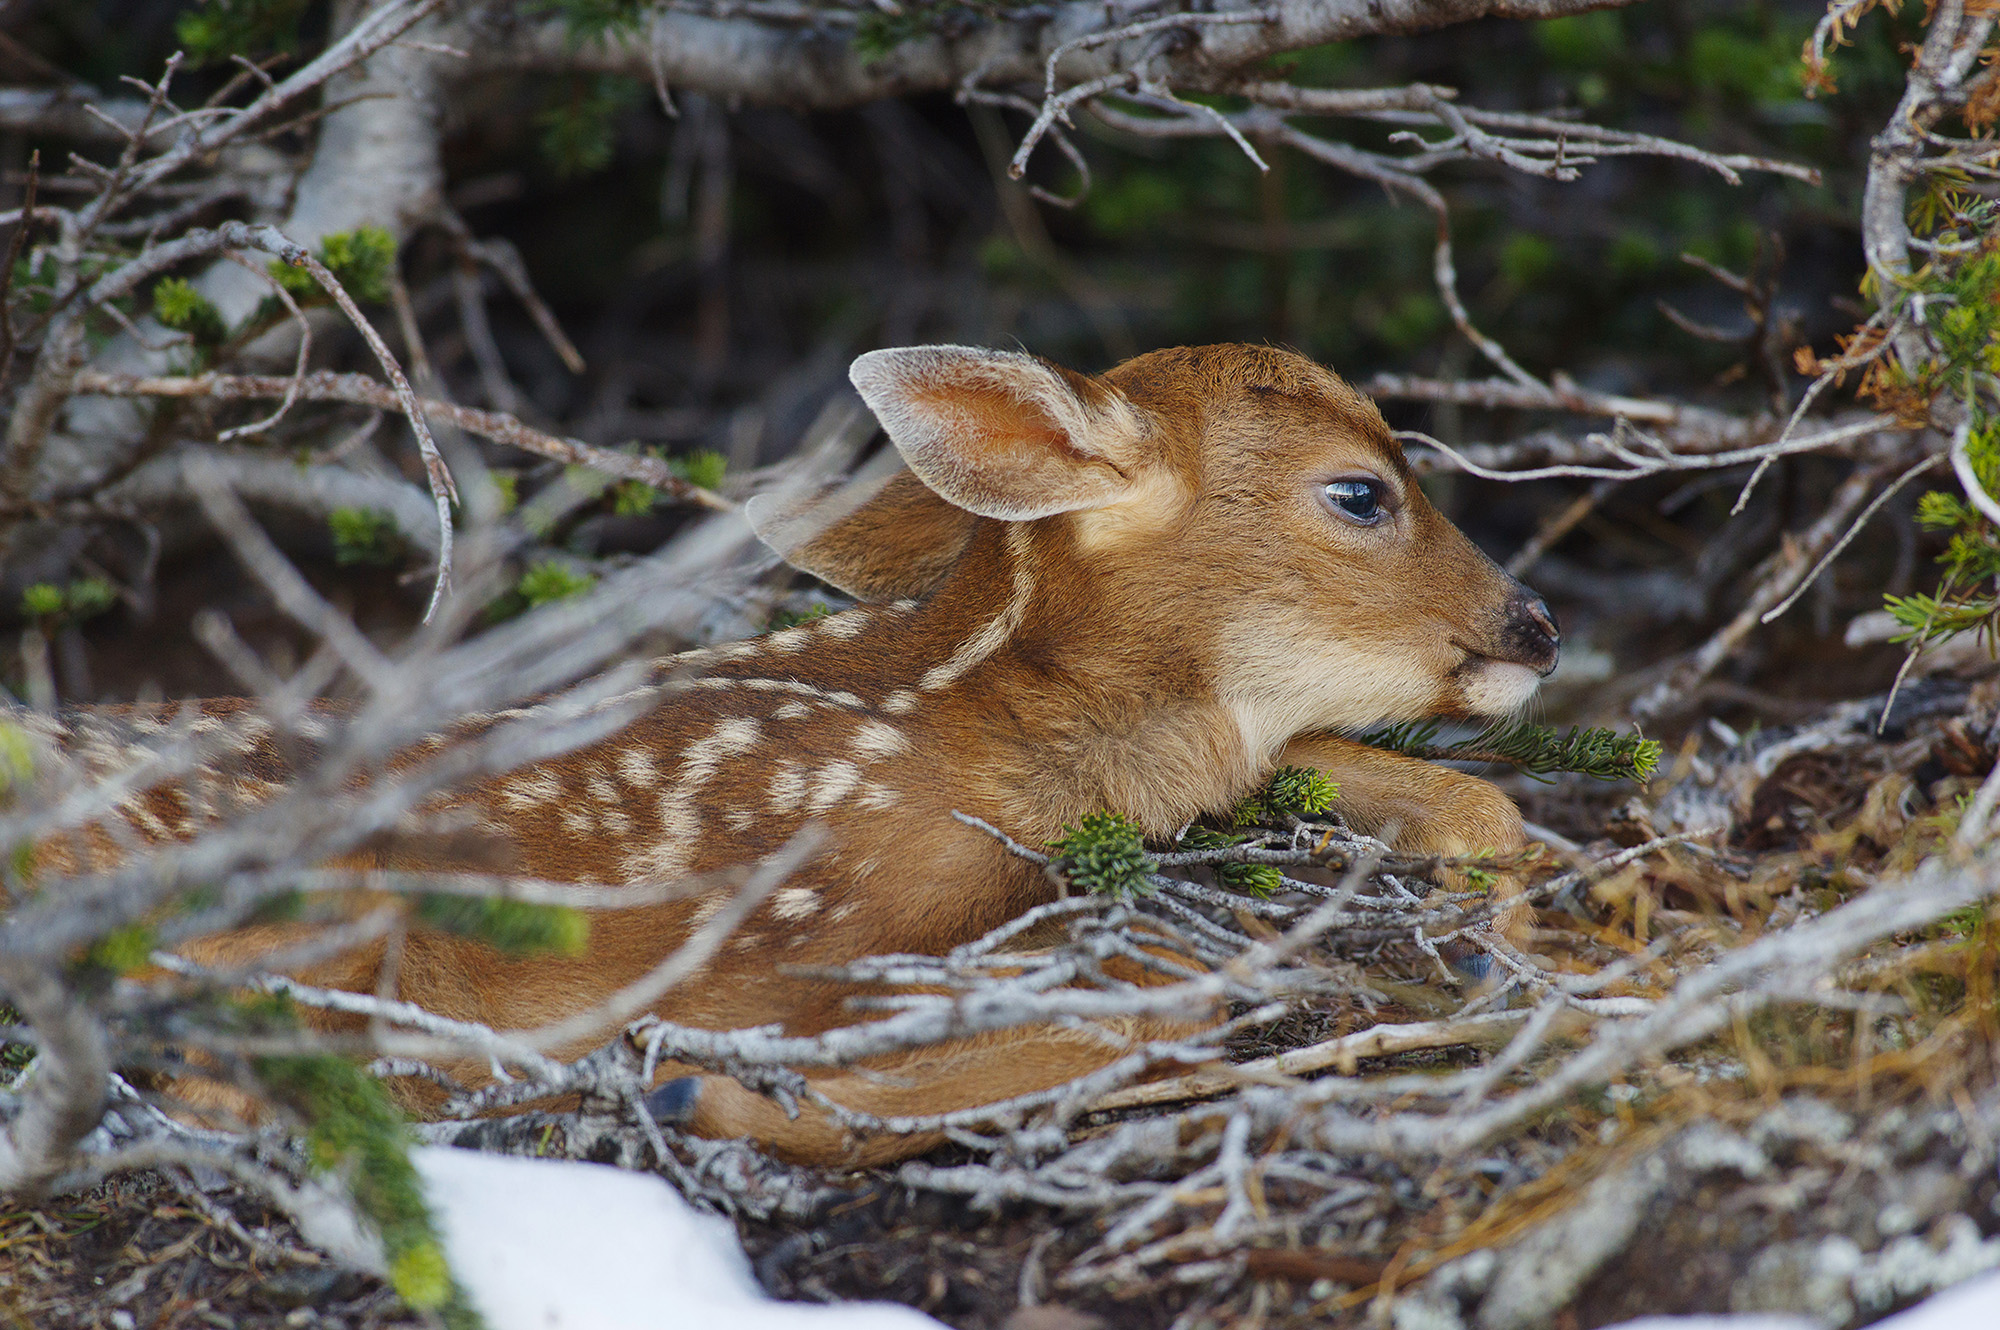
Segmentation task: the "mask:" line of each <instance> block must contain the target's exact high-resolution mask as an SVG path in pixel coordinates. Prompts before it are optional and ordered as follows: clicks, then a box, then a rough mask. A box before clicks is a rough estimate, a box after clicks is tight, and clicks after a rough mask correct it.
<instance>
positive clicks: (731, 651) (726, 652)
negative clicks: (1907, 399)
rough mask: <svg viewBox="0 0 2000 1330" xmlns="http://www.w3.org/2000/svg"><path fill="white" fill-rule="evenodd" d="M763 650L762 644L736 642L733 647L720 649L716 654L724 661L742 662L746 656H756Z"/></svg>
mask: <svg viewBox="0 0 2000 1330" xmlns="http://www.w3.org/2000/svg"><path fill="white" fill-rule="evenodd" d="M763 649H764V644H763V643H762V642H755V641H752V642H738V643H737V644H736V645H735V646H730V647H723V648H721V650H720V651H719V652H718V653H717V654H718V655H720V656H721V657H722V658H723V659H724V660H742V659H744V658H745V657H746V656H754V655H756V654H757V653H758V652H760V651H762V650H763Z"/></svg>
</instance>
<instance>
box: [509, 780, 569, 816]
mask: <svg viewBox="0 0 2000 1330" xmlns="http://www.w3.org/2000/svg"><path fill="white" fill-rule="evenodd" d="M562 797H563V784H562V780H561V779H560V778H559V777H557V776H556V775H554V774H553V773H551V772H547V771H535V772H529V773H527V774H526V775H521V776H515V777H513V778H512V779H510V780H509V781H508V782H507V783H506V784H505V785H502V786H501V787H500V802H501V803H503V804H505V805H506V806H507V807H509V808H513V809H528V808H539V807H542V806H544V805H546V804H557V803H561V802H562Z"/></svg>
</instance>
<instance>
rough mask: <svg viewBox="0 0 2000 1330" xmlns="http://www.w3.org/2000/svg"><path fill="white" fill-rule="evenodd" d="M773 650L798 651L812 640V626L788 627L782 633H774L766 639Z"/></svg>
mask: <svg viewBox="0 0 2000 1330" xmlns="http://www.w3.org/2000/svg"><path fill="white" fill-rule="evenodd" d="M764 640H765V642H767V643H769V644H770V647H771V649H772V650H773V651H798V650H801V649H803V648H804V647H805V645H806V643H808V642H810V641H812V630H811V629H810V628H787V629H785V631H784V632H782V633H772V634H771V635H770V636H769V637H767V638H765V639H764Z"/></svg>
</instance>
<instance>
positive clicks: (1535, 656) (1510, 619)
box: [1506, 591, 1562, 674]
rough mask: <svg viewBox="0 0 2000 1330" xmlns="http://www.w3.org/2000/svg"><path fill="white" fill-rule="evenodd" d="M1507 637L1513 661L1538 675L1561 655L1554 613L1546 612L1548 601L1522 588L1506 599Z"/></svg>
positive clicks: (1559, 633) (1544, 671) (1551, 668)
mask: <svg viewBox="0 0 2000 1330" xmlns="http://www.w3.org/2000/svg"><path fill="white" fill-rule="evenodd" d="M1506 639H1507V645H1508V647H1509V648H1511V649H1512V650H1513V652H1514V659H1515V661H1517V662H1518V663H1520V664H1522V665H1526V666H1529V667H1530V668H1532V669H1534V670H1535V671H1536V672H1537V673H1540V674H1547V673H1549V672H1550V671H1551V670H1553V669H1555V667H1556V659H1557V657H1558V656H1560V655H1561V654H1562V650H1561V649H1562V629H1560V628H1558V627H1556V616H1555V615H1553V614H1551V613H1550V612H1549V606H1548V602H1547V601H1545V600H1543V599H1542V598H1541V597H1540V596H1537V595H1534V594H1533V593H1531V592H1527V591H1523V592H1521V593H1520V594H1518V595H1516V596H1515V597H1514V598H1513V599H1512V600H1510V601H1508V602H1507V632H1506Z"/></svg>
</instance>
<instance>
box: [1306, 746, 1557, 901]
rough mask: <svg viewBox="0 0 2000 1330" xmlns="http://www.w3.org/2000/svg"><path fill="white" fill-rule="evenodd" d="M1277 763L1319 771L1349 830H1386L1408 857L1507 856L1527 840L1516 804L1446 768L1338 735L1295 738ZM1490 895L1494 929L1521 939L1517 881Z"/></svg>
mask: <svg viewBox="0 0 2000 1330" xmlns="http://www.w3.org/2000/svg"><path fill="white" fill-rule="evenodd" d="M1278 762H1279V764H1280V765H1283V766H1294V767H1312V768H1314V769H1316V770H1318V771H1321V772H1324V773H1325V774H1326V777H1327V779H1328V780H1331V781H1333V782H1334V783H1335V784H1337V785H1338V786H1339V787H1340V795H1339V797H1338V798H1337V799H1336V800H1335V807H1336V808H1337V809H1338V810H1339V811H1340V814H1341V816H1343V817H1345V818H1346V819H1347V821H1348V823H1349V825H1351V826H1352V827H1354V829H1355V830H1357V831H1362V832H1366V833H1367V834H1369V835H1375V834H1377V833H1381V832H1390V833H1392V837H1393V838H1392V839H1391V840H1390V844H1391V846H1392V847H1393V848H1395V849H1397V850H1400V851H1403V852H1404V853H1407V854H1436V855H1442V856H1445V857H1447V858H1453V857H1457V856H1461V855H1475V854H1484V853H1495V854H1506V853H1509V852H1511V851H1514V850H1518V849H1520V848H1521V847H1522V845H1523V844H1525V843H1526V835H1525V833H1524V832H1523V831H1522V829H1521V810H1520V809H1518V808H1516V807H1515V806H1514V801H1513V800H1512V799H1509V798H1508V797H1507V796H1506V795H1505V794H1502V793H1501V792H1500V789H1499V787H1498V786H1495V785H1494V784H1493V783H1492V782H1490V781H1483V780H1481V779H1479V778H1478V777H1477V776H1468V775H1466V774H1465V773H1464V772H1462V771H1453V770H1452V769H1451V768H1450V767H1441V766H1438V765H1437V764H1436V763H1434V762H1425V761H1423V760H1422V759H1421V758H1415V757H1410V756H1408V755H1406V754H1403V753H1392V752H1389V751H1388V750H1386V749H1382V748H1375V747H1372V746H1370V745H1368V744H1364V743H1358V742H1356V741H1355V740H1353V739H1347V738H1343V737H1341V736H1340V735H1337V734H1309V735H1303V736H1301V737H1299V738H1297V739H1294V740H1292V742H1291V743H1289V744H1287V745H1286V746H1285V751H1284V753H1283V754H1282V755H1280V756H1279V758H1278ZM1453 876H1454V878H1458V879H1460V880H1462V875H1459V874H1454V875H1453ZM1493 892H1494V896H1495V898H1496V899H1498V900H1501V901H1502V902H1503V908H1502V910H1501V913H1500V915H1499V917H1498V918H1497V919H1496V920H1495V927H1497V928H1498V929H1499V931H1500V932H1501V933H1502V934H1503V935H1505V936H1508V937H1515V938H1517V937H1519V936H1520V934H1521V932H1522V931H1523V930H1524V929H1525V928H1526V927H1527V925H1528V921H1529V912H1528V910H1527V908H1526V906H1525V904H1523V903H1521V902H1518V901H1514V900H1513V898H1514V897H1516V896H1518V894H1519V892H1520V884H1519V883H1518V882H1517V881H1515V880H1514V878H1513V875H1512V874H1508V873H1500V874H1498V875H1497V882H1496V884H1495V886H1494V888H1493ZM1510 901H1511V902H1512V903H1505V902H1510Z"/></svg>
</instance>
